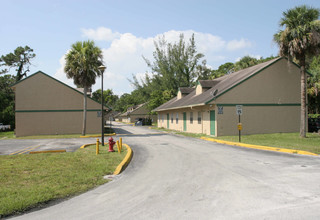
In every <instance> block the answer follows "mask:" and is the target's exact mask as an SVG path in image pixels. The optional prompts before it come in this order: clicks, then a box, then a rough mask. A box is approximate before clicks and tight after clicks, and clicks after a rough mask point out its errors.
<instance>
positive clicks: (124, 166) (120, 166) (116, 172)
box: [113, 144, 132, 175]
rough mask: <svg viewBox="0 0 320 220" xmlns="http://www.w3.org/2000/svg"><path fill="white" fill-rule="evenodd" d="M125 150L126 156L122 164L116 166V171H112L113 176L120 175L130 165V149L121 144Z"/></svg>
mask: <svg viewBox="0 0 320 220" xmlns="http://www.w3.org/2000/svg"><path fill="white" fill-rule="evenodd" d="M122 145H124V146H125V147H126V148H127V154H126V156H125V157H124V159H123V160H122V162H121V163H120V164H119V165H118V166H117V168H116V170H115V171H114V173H113V175H118V174H120V173H121V172H122V171H123V170H124V169H125V168H126V167H127V166H128V164H129V163H130V161H131V158H132V149H131V147H129V145H127V144H122Z"/></svg>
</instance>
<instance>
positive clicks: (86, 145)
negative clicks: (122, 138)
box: [80, 142, 101, 149]
mask: <svg viewBox="0 0 320 220" xmlns="http://www.w3.org/2000/svg"><path fill="white" fill-rule="evenodd" d="M99 144H101V143H100V142H99ZM90 145H96V143H93V144H84V145H82V146H81V147H80V148H81V149H83V148H86V147H88V146H90Z"/></svg>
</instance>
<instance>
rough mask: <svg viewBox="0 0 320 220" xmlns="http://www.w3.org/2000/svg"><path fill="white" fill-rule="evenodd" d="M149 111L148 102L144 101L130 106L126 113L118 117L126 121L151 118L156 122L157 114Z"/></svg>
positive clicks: (131, 121) (132, 121)
mask: <svg viewBox="0 0 320 220" xmlns="http://www.w3.org/2000/svg"><path fill="white" fill-rule="evenodd" d="M149 112H150V111H149V110H148V109H147V103H143V104H140V105H134V106H131V107H129V108H128V109H127V111H126V112H125V113H122V114H120V115H118V116H117V119H118V120H119V121H122V122H126V123H134V122H136V121H138V120H139V119H142V118H151V119H152V121H153V122H156V121H157V116H156V115H150V114H149Z"/></svg>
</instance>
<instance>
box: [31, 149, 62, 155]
mask: <svg viewBox="0 0 320 220" xmlns="http://www.w3.org/2000/svg"><path fill="white" fill-rule="evenodd" d="M63 152H66V150H65V149H64V150H44V151H31V152H29V154H45V153H63Z"/></svg>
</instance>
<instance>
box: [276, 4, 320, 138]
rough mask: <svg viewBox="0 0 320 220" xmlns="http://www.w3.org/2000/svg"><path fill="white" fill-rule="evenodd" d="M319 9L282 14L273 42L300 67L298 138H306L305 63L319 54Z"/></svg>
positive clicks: (300, 9)
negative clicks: (282, 28) (279, 28)
mask: <svg viewBox="0 0 320 220" xmlns="http://www.w3.org/2000/svg"><path fill="white" fill-rule="evenodd" d="M319 13H320V12H319V9H315V8H311V7H308V6H306V5H302V6H299V7H295V8H293V9H289V10H287V11H285V12H283V17H282V18H281V20H280V26H281V27H284V30H280V31H279V32H278V33H276V34H275V35H274V40H275V42H276V43H278V45H279V48H280V52H279V54H280V56H287V57H288V58H289V59H290V60H292V59H294V60H295V61H297V62H298V64H299V65H300V73H301V74H300V75H301V115H300V137H306V65H307V63H306V61H307V57H309V56H313V55H317V54H319V52H320V21H319V20H317V19H318V18H319Z"/></svg>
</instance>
